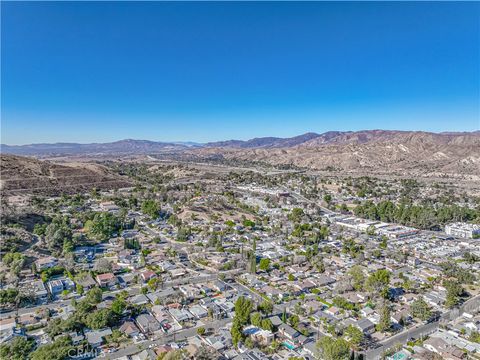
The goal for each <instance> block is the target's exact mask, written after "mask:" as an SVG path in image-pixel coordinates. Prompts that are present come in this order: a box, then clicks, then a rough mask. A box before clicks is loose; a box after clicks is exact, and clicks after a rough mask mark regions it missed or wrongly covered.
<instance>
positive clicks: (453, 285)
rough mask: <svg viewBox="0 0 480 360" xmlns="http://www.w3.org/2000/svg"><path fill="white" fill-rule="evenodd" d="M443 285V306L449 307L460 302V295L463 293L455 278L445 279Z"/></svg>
mask: <svg viewBox="0 0 480 360" xmlns="http://www.w3.org/2000/svg"><path fill="white" fill-rule="evenodd" d="M443 286H444V287H445V288H446V289H447V296H446V300H445V306H446V307H447V308H449V309H451V308H453V307H455V306H456V305H457V304H458V303H459V302H460V296H461V295H462V294H463V288H462V285H460V283H459V282H458V281H456V280H445V281H444V282H443Z"/></svg>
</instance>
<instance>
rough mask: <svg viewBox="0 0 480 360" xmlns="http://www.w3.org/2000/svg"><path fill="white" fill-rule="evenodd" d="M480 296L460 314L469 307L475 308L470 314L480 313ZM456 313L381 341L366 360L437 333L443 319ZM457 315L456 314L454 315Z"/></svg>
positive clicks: (469, 301)
mask: <svg viewBox="0 0 480 360" xmlns="http://www.w3.org/2000/svg"><path fill="white" fill-rule="evenodd" d="M479 297H480V295H477V296H474V297H473V298H471V299H469V300H467V301H466V302H465V303H464V304H463V305H462V306H461V309H462V310H461V312H460V314H461V313H462V312H463V311H464V310H463V309H464V308H466V307H467V309H468V306H469V305H471V306H473V307H475V308H474V309H468V310H469V312H470V313H476V312H478V311H479V307H478V299H479ZM452 311H454V310H450V311H448V312H446V313H444V314H442V316H441V317H440V320H437V321H433V322H431V323H427V324H422V325H419V326H417V327H415V328H413V329H407V330H405V331H403V332H401V333H400V334H397V335H394V336H392V337H390V338H388V339H385V340H383V341H380V342H379V344H380V345H381V346H380V347H378V348H376V349H371V350H368V351H366V352H365V358H366V360H377V359H380V358H381V355H382V354H383V353H384V352H385V350H388V349H390V348H392V347H393V346H395V345H396V344H405V343H406V342H407V341H408V339H410V338H414V339H418V338H420V337H422V336H424V335H429V334H431V333H433V332H435V331H436V330H437V329H438V327H439V325H440V323H441V321H442V318H443V319H448V318H449V316H450V313H451V312H452ZM454 314H455V313H454Z"/></svg>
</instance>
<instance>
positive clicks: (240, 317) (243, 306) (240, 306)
mask: <svg viewBox="0 0 480 360" xmlns="http://www.w3.org/2000/svg"><path fill="white" fill-rule="evenodd" d="M252 309H253V303H252V301H251V300H249V299H247V298H246V297H244V296H240V297H239V298H238V299H237V301H235V319H236V320H237V321H238V322H239V324H240V325H245V324H247V323H248V320H249V319H250V313H251V312H252Z"/></svg>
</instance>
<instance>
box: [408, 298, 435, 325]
mask: <svg viewBox="0 0 480 360" xmlns="http://www.w3.org/2000/svg"><path fill="white" fill-rule="evenodd" d="M410 310H411V312H412V316H413V317H415V318H417V319H420V320H422V321H427V320H428V319H430V317H431V316H432V312H431V310H430V307H429V306H428V304H427V302H426V301H425V300H423V298H422V297H419V298H418V299H416V300H415V301H414V302H412V305H411V306H410Z"/></svg>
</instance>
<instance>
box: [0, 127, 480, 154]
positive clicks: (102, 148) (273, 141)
mask: <svg viewBox="0 0 480 360" xmlns="http://www.w3.org/2000/svg"><path fill="white" fill-rule="evenodd" d="M409 136H410V137H411V136H416V137H424V138H426V137H429V138H430V139H431V140H432V139H433V140H434V141H437V142H441V143H443V142H445V141H448V140H451V139H453V138H462V137H466V136H467V137H468V136H473V137H477V136H480V131H474V132H448V133H430V132H420V131H396V130H363V131H328V132H325V133H322V134H317V133H313V132H308V133H305V134H302V135H298V136H294V137H289V138H280V137H259V138H253V139H250V140H226V141H217V142H208V143H196V142H162V141H151V140H133V139H125V140H119V141H115V142H108V143H90V144H79V143H40V144H29V145H4V144H2V145H0V152H1V153H7V154H14V155H50V156H57V155H79V154H85V155H95V154H153V153H156V152H165V151H179V150H180V151H182V150H191V149H197V148H226V149H268V148H279V149H280V148H292V147H298V146H305V147H316V146H323V145H328V144H337V145H341V144H364V143H369V142H380V141H388V140H398V139H405V137H409Z"/></svg>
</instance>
